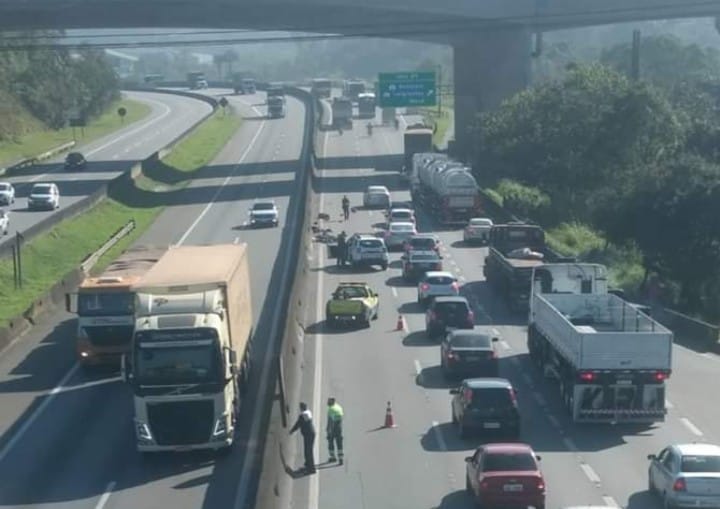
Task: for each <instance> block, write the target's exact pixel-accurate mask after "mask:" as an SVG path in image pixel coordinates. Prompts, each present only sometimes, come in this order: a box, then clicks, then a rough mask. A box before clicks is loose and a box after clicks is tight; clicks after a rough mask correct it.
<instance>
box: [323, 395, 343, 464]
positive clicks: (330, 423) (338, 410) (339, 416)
mask: <svg viewBox="0 0 720 509" xmlns="http://www.w3.org/2000/svg"><path fill="white" fill-rule="evenodd" d="M327 405H328V418H327V426H326V429H327V440H328V449H329V451H330V458H329V459H328V461H330V462H331V463H332V462H334V461H338V460H339V464H340V465H342V464H343V461H344V459H345V454H344V453H343V436H342V422H343V415H344V414H343V409H342V407H341V406H340V405H339V404H338V403H337V401H335V398H328V401H327ZM336 445H337V452H338V455H337V458H336V457H335V446H336Z"/></svg>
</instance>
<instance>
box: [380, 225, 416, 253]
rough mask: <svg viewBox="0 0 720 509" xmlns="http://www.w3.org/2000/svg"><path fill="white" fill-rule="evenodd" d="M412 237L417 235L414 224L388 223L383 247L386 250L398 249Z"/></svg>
mask: <svg viewBox="0 0 720 509" xmlns="http://www.w3.org/2000/svg"><path fill="white" fill-rule="evenodd" d="M413 235H417V230H416V229H415V224H414V223H390V224H389V225H388V229H387V230H386V231H385V245H386V246H387V248H388V249H400V248H402V247H403V244H404V243H405V241H406V240H408V239H409V238H410V237H412V236H413Z"/></svg>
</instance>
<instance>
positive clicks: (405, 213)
mask: <svg viewBox="0 0 720 509" xmlns="http://www.w3.org/2000/svg"><path fill="white" fill-rule="evenodd" d="M390 223H415V212H413V211H412V210H410V209H392V210H390V213H389V214H388V216H387V226H388V227H390Z"/></svg>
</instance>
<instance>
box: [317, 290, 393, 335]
mask: <svg viewBox="0 0 720 509" xmlns="http://www.w3.org/2000/svg"><path fill="white" fill-rule="evenodd" d="M379 309H380V298H379V297H378V294H377V292H375V291H374V290H373V289H372V288H370V285H368V284H367V283H352V282H350V283H340V284H338V286H337V288H336V289H335V291H334V292H333V294H332V297H331V298H330V300H328V302H327V304H326V305H325V319H326V322H327V324H328V325H330V326H333V327H337V326H341V325H346V326H352V325H356V326H357V325H359V326H363V327H370V321H371V320H376V319H377V317H378V311H379Z"/></svg>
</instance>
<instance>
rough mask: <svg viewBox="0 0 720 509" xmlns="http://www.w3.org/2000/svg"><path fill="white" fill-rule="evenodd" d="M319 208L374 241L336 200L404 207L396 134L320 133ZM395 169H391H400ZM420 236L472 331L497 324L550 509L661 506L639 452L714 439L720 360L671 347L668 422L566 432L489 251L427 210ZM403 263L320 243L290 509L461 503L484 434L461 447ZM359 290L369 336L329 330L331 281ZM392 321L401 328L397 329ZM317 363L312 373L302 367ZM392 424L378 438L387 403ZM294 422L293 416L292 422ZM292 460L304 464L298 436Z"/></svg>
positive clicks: (368, 218)
mask: <svg viewBox="0 0 720 509" xmlns="http://www.w3.org/2000/svg"><path fill="white" fill-rule="evenodd" d="M318 137H319V139H318V142H317V146H319V147H320V149H318V157H319V160H320V161H321V162H322V165H321V166H322V167H323V168H324V169H323V170H322V171H321V172H320V179H319V180H320V183H319V187H320V191H321V194H320V195H319V197H318V198H317V199H318V201H319V204H320V207H319V208H320V210H321V211H323V212H327V213H329V214H330V216H331V220H330V221H329V222H325V225H326V227H329V228H331V229H332V230H333V231H335V232H336V233H337V232H339V231H340V230H345V231H347V233H348V234H352V233H355V232H372V231H374V230H375V229H377V227H378V226H380V223H381V222H383V220H384V216H383V215H382V212H381V211H366V210H362V209H359V210H356V211H354V212H353V213H352V214H351V218H350V220H349V221H348V222H341V221H339V220H338V219H337V218H338V216H339V211H340V209H341V198H342V196H343V194H347V195H348V197H349V198H350V203H351V205H353V206H357V205H360V204H361V203H362V191H363V190H364V189H365V187H366V186H367V185H370V184H379V185H386V186H388V188H389V189H390V191H391V193H392V195H393V199H395V200H409V199H410V196H409V192H408V191H407V186H406V184H404V183H402V182H401V181H400V179H399V178H398V175H397V174H396V173H395V172H394V171H392V170H390V166H392V164H389V165H388V168H387V169H388V170H390V171H378V170H377V169H376V168H375V166H377V164H376V163H377V162H378V161H385V162H388V158H387V157H385V158H383V157H378V156H379V155H382V154H392V153H400V152H401V151H402V144H401V139H400V136H399V134H397V133H395V131H394V129H392V128H376V129H375V132H374V134H373V136H372V137H368V136H367V133H366V131H365V128H364V122H362V121H361V122H357V121H356V125H355V129H353V131H346V132H345V133H344V135H343V136H339V135H338V133H337V132H324V133H323V132H321V133H319V134H318ZM396 169H397V167H396ZM419 229H420V231H426V232H434V233H436V234H437V235H438V236H439V237H440V239H441V241H442V243H443V249H442V253H443V256H444V260H443V262H444V266H445V267H444V268H445V269H446V270H451V271H453V272H454V273H455V274H456V275H457V276H458V277H459V279H460V281H461V283H462V284H463V288H462V292H463V294H464V295H466V296H467V297H468V299H469V300H470V302H471V304H472V305H473V307H474V309H475V315H476V324H477V325H478V326H479V327H482V326H487V327H493V328H497V329H498V330H499V331H500V332H501V335H502V341H501V342H500V346H499V350H500V352H499V353H500V357H501V360H500V372H501V376H503V377H505V378H508V379H509V380H510V381H512V383H513V384H514V385H515V387H516V388H517V389H518V390H519V394H518V400H519V405H520V410H521V414H522V420H523V437H522V439H523V441H525V442H527V443H529V444H531V445H532V446H533V447H534V449H535V450H536V452H537V453H538V454H539V455H540V456H541V457H542V461H541V462H540V463H541V466H542V470H543V472H544V475H545V479H546V484H547V501H546V506H547V507H548V508H560V507H567V506H571V505H608V506H616V507H624V508H631V509H650V508H655V507H660V506H661V502H660V501H659V500H656V499H655V498H654V497H652V496H650V495H649V494H648V493H647V491H646V489H647V466H648V461H647V459H646V457H647V454H650V453H658V452H659V451H660V450H661V449H662V448H663V447H665V446H666V445H668V444H670V443H678V442H691V441H708V442H712V443H718V442H720V430H718V426H717V422H718V420H719V419H720V405H717V404H716V402H717V397H716V396H712V392H711V391H712V388H713V387H715V386H716V383H715V378H716V373H717V371H718V369H720V359H719V358H718V357H717V356H715V355H713V354H700V353H698V352H695V351H693V350H689V349H687V348H685V347H682V346H678V345H676V346H675V347H674V349H673V355H674V360H673V363H674V367H673V374H672V377H671V379H670V381H669V389H668V393H667V400H668V406H669V407H670V410H669V414H668V416H667V418H666V421H665V422H664V423H659V424H656V425H652V426H624V425H615V426H613V425H583V426H578V425H574V424H573V423H572V422H571V421H570V420H569V418H568V416H567V415H566V414H565V412H564V410H562V408H561V403H560V398H559V395H558V392H557V390H556V387H554V386H553V385H552V384H551V383H550V382H549V381H546V380H544V379H543V378H542V376H541V375H540V373H539V372H538V370H537V368H535V367H533V366H532V365H531V363H530V362H529V359H528V356H527V349H526V345H525V343H526V334H527V327H526V324H527V319H523V317H517V316H513V315H511V314H510V313H509V312H508V310H507V309H506V307H505V305H504V304H503V303H502V302H501V301H500V300H499V299H498V298H497V297H496V296H495V295H494V294H493V292H492V290H490V289H489V288H488V287H487V285H486V283H485V281H484V278H483V272H482V265H483V261H484V258H485V255H486V253H487V249H486V248H482V247H466V246H465V245H463V243H462V232H461V231H459V230H452V229H440V228H436V227H434V226H433V222H432V221H431V220H430V219H429V218H428V217H427V216H425V215H424V214H423V213H422V212H420V214H419ZM399 256H400V255H399V254H397V253H395V254H391V260H392V264H391V266H390V268H389V269H388V271H387V272H383V271H380V270H368V271H365V270H363V271H351V270H347V269H346V270H340V269H338V268H337V267H335V260H334V259H332V260H328V259H327V256H326V253H325V248H324V246H322V245H318V246H317V247H316V251H315V253H314V259H313V262H312V263H311V268H310V271H309V272H310V273H314V274H315V276H314V279H313V280H312V281H311V282H310V283H309V288H310V289H312V291H313V292H314V294H315V296H316V311H315V323H314V324H308V325H309V329H308V330H309V331H310V332H313V333H314V334H312V335H311V334H310V332H308V333H307V334H306V336H305V342H306V354H305V357H306V359H308V364H309V365H308V364H306V368H305V373H306V375H305V377H304V380H303V388H302V398H303V400H304V401H306V402H308V403H309V404H310V409H311V411H312V412H313V415H314V416H315V422H316V426H318V442H317V443H316V461H317V462H318V463H319V469H318V474H317V475H312V476H305V477H300V478H299V479H298V480H296V481H295V484H294V492H293V505H294V507H307V508H308V509H318V508H321V509H366V508H371V507H378V508H383V509H406V508H410V507H412V508H443V509H456V508H470V507H474V506H473V504H472V502H471V501H470V499H469V497H467V495H466V493H465V491H464V489H465V463H464V458H465V457H466V456H469V455H471V452H472V451H473V450H474V449H475V447H477V446H478V445H479V444H480V443H481V440H480V439H468V440H461V439H460V438H459V437H458V434H457V430H456V428H455V427H454V426H452V425H451V422H450V420H451V418H450V395H449V394H448V389H450V388H451V385H450V384H448V383H447V382H446V381H445V380H444V378H443V376H442V375H441V373H440V370H439V353H440V352H439V346H438V344H437V343H434V342H430V341H428V340H427V339H426V337H425V332H424V329H425V322H424V312H423V310H422V309H421V308H420V307H419V306H418V305H417V304H416V302H415V301H416V295H417V291H416V287H415V286H414V285H408V284H405V283H404V282H403V281H402V279H401V278H400V270H399ZM353 280H356V281H365V282H368V283H370V284H371V285H372V286H373V287H374V288H375V289H376V290H377V291H378V292H379V295H380V313H379V315H380V316H379V319H378V320H377V321H374V322H372V325H371V327H370V328H369V329H366V330H358V331H335V330H332V329H329V328H327V327H326V326H325V324H324V306H325V302H326V300H327V299H328V298H329V295H330V293H331V292H332V291H333V290H334V288H335V286H336V285H337V283H338V282H340V281H353ZM398 315H402V316H403V317H404V322H405V330H401V331H396V330H395V329H396V322H397V318H398ZM310 365H312V369H311V368H310ZM330 396H333V397H336V398H337V399H338V401H339V403H340V404H341V405H343V406H344V409H345V422H344V435H345V458H346V460H345V464H344V465H343V466H338V465H337V463H334V464H330V463H327V458H328V453H327V443H326V442H325V421H326V419H327V413H326V408H325V401H326V399H327V398H328V397H330ZM388 401H390V402H392V408H393V412H394V418H395V422H396V424H397V426H398V427H397V428H395V429H382V426H383V424H384V417H385V408H386V404H387V402H388ZM292 418H294V415H293V417H292ZM297 440H298V448H297V451H296V455H295V458H294V459H293V462H294V463H293V464H292V465H291V466H294V467H295V468H299V467H301V466H302V449H301V443H300V442H301V440H300V439H299V438H298V439H297Z"/></svg>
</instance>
